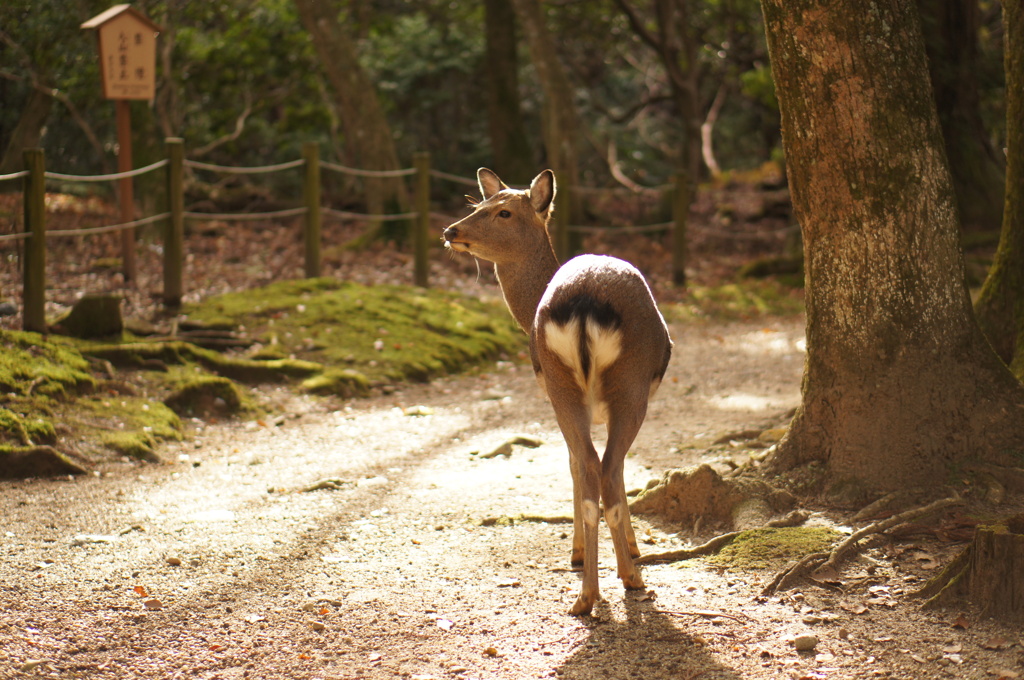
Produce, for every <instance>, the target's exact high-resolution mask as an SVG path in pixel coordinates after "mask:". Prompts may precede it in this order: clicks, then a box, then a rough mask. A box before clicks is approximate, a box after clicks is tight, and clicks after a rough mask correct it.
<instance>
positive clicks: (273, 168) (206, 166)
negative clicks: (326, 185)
mask: <svg viewBox="0 0 1024 680" xmlns="http://www.w3.org/2000/svg"><path fill="white" fill-rule="evenodd" d="M305 164H306V161H305V160H304V159H302V158H300V159H299V160H297V161H288V162H287V163H278V164H277V165H261V166H257V167H254V168H242V167H233V166H228V165H214V164H213V163H200V162H199V161H190V160H186V161H185V165H187V166H188V167H190V168H195V169H197V170H209V171H210V172H226V173H229V174H233V175H260V174H263V173H266V172H277V171H278V170H291V169H292V168H297V167H300V166H302V165H305Z"/></svg>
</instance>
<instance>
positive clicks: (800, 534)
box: [706, 527, 839, 571]
mask: <svg viewBox="0 0 1024 680" xmlns="http://www.w3.org/2000/svg"><path fill="white" fill-rule="evenodd" d="M838 538H839V532H837V531H835V530H834V529H829V528H827V527H786V528H780V529H751V530H750V531H744V532H743V533H741V534H740V535H739V536H737V537H736V539H735V540H733V542H732V543H730V544H729V545H728V546H726V547H725V548H723V549H722V550H721V551H720V552H719V553H718V554H717V555H712V556H711V557H707V558H706V560H707V561H708V562H709V563H711V564H714V565H716V566H719V567H723V568H726V569H734V570H737V571H742V570H750V569H767V568H776V567H778V566H779V565H780V564H781V563H782V562H786V561H789V560H794V559H799V558H801V557H803V556H804V555H807V554H810V553H814V552H821V551H823V550H826V549H827V548H829V547H830V546H831V545H832V544H833V543H835V542H836V540H837V539H838Z"/></svg>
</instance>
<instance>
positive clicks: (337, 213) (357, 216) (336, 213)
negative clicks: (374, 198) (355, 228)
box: [320, 208, 419, 222]
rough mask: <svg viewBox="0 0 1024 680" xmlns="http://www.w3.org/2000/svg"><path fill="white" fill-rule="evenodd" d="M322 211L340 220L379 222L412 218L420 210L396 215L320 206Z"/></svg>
mask: <svg viewBox="0 0 1024 680" xmlns="http://www.w3.org/2000/svg"><path fill="white" fill-rule="evenodd" d="M320 212H321V213H322V214H324V215H327V216H329V217H337V218H338V219H340V220H374V221H377V222H397V221H399V220H411V219H413V218H414V217H417V216H418V215H419V213H418V212H408V213H398V214H396V215H366V214H364V213H353V212H345V211H344V210H335V209H334V208H320Z"/></svg>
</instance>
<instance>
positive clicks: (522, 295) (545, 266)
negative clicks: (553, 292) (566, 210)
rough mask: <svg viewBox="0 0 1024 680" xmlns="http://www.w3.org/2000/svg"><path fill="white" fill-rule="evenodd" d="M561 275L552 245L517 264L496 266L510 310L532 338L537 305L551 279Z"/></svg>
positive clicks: (538, 249)
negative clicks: (558, 274) (557, 272)
mask: <svg viewBox="0 0 1024 680" xmlns="http://www.w3.org/2000/svg"><path fill="white" fill-rule="evenodd" d="M556 271H558V260H557V259H556V258H555V252H554V250H552V248H551V244H550V243H545V244H544V245H543V247H538V248H537V249H535V251H534V252H531V253H528V254H527V255H525V256H524V257H522V258H520V259H518V260H517V261H515V262H506V263H503V264H501V265H498V264H495V265H494V274H495V276H497V278H498V285H499V286H501V294H502V296H503V297H504V298H505V304H506V305H508V310H509V311H510V312H512V316H513V317H514V318H515V320H516V322H517V323H518V324H519V327H520V328H522V329H523V330H524V331H526V333H527V334H530V333H531V332H532V330H533V317H534V315H535V314H536V313H537V305H539V304H540V299H541V297H543V295H544V290H545V289H546V288H547V285H548V282H549V281H550V280H551V277H552V276H554V275H555V272H556Z"/></svg>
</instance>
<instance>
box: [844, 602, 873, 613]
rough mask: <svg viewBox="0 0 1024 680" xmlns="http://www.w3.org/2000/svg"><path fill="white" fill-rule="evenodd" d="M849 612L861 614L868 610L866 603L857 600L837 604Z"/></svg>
mask: <svg viewBox="0 0 1024 680" xmlns="http://www.w3.org/2000/svg"><path fill="white" fill-rule="evenodd" d="M839 606H840V607H842V608H843V609H845V610H846V611H848V612H850V613H851V614H863V613H864V612H866V611H867V610H868V608H867V605H865V604H862V603H860V602H857V603H856V604H849V603H846V602H844V603H842V604H841V605H839Z"/></svg>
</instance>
